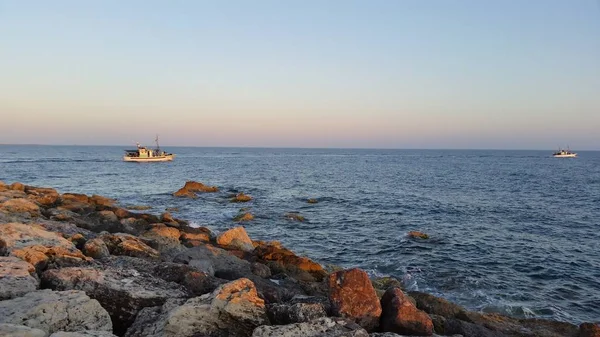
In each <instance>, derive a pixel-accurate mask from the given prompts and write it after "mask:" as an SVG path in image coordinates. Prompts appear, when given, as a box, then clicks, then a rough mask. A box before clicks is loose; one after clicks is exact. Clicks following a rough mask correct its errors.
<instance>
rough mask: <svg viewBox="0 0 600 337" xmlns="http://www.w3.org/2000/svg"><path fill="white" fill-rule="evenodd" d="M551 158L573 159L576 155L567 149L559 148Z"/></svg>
mask: <svg viewBox="0 0 600 337" xmlns="http://www.w3.org/2000/svg"><path fill="white" fill-rule="evenodd" d="M552 157H554V158H575V157H577V153H575V152H571V151H570V150H569V149H568V148H567V149H566V150H565V149H561V148H559V149H558V151H557V152H554V153H553V154H552Z"/></svg>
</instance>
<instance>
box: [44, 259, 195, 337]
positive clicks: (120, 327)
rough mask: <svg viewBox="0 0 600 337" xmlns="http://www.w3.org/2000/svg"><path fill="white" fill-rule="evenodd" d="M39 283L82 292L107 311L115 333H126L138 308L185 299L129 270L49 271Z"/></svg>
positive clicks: (173, 286) (170, 287)
mask: <svg viewBox="0 0 600 337" xmlns="http://www.w3.org/2000/svg"><path fill="white" fill-rule="evenodd" d="M42 284H43V285H44V286H45V287H49V288H51V289H55V290H69V289H77V290H83V291H85V292H86V293H87V294H88V295H89V296H90V297H92V298H94V299H96V300H98V301H99V302H100V303H101V304H102V306H103V307H104V308H105V309H106V310H107V311H108V312H109V314H110V316H111V318H112V321H113V324H114V328H115V329H114V332H115V333H117V334H123V333H124V332H125V331H126V329H127V327H129V325H131V323H133V320H134V319H135V316H136V315H137V313H138V312H139V311H140V310H141V309H142V308H144V307H153V306H158V305H162V304H163V303H164V302H165V301H166V300H167V299H168V298H182V297H186V292H185V291H184V289H183V288H182V287H181V286H179V285H177V284H175V283H171V282H166V281H164V280H162V279H160V278H156V277H153V276H152V275H150V274H146V273H140V272H138V271H136V270H133V269H116V268H106V269H104V270H99V269H94V268H62V269H52V270H47V271H46V272H44V273H43V274H42Z"/></svg>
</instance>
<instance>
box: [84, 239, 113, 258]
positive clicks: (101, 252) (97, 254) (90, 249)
mask: <svg viewBox="0 0 600 337" xmlns="http://www.w3.org/2000/svg"><path fill="white" fill-rule="evenodd" d="M83 253H84V254H85V255H87V256H89V257H92V258H94V259H103V258H106V257H108V256H110V251H109V250H108V247H107V246H106V243H104V241H103V240H102V239H100V238H95V239H92V240H89V241H87V242H86V243H85V245H84V246H83Z"/></svg>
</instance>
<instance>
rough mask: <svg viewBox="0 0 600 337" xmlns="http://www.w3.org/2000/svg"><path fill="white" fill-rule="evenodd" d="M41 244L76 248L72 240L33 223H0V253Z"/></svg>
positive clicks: (69, 248)
mask: <svg viewBox="0 0 600 337" xmlns="http://www.w3.org/2000/svg"><path fill="white" fill-rule="evenodd" d="M34 245H41V246H46V247H57V246H59V247H62V248H65V249H67V250H70V251H72V252H76V251H77V249H76V248H75V246H74V245H73V243H72V242H70V241H69V240H67V239H65V238H63V237H62V236H60V235H58V234H57V233H54V232H50V231H47V230H46V229H45V228H44V227H42V226H40V225H35V224H22V223H6V224H0V255H8V254H9V253H10V252H11V251H13V250H16V249H20V248H24V247H27V246H34Z"/></svg>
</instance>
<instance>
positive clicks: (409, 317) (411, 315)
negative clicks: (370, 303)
mask: <svg viewBox="0 0 600 337" xmlns="http://www.w3.org/2000/svg"><path fill="white" fill-rule="evenodd" d="M381 306H382V315H381V330H383V331H389V332H396V333H399V334H407V335H416V336H431V335H432V334H433V322H432V321H431V318H430V317H429V316H428V315H427V314H426V313H425V312H423V311H421V310H419V309H417V307H415V305H414V304H413V303H411V302H410V301H409V300H408V296H406V295H404V293H403V292H402V290H401V289H400V288H396V287H393V288H389V289H388V290H386V292H385V294H383V297H382V298H381Z"/></svg>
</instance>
